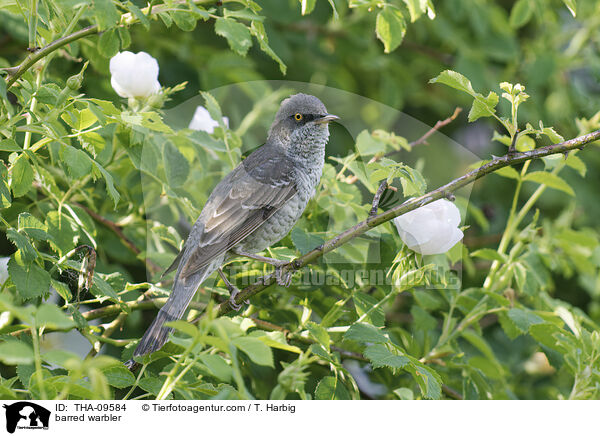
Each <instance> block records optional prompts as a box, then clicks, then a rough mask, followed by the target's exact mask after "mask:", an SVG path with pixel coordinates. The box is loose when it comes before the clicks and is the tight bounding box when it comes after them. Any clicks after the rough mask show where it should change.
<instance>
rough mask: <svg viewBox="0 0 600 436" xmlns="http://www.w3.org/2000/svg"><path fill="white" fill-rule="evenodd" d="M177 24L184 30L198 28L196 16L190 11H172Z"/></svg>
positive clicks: (189, 30) (188, 30)
mask: <svg viewBox="0 0 600 436" xmlns="http://www.w3.org/2000/svg"><path fill="white" fill-rule="evenodd" d="M171 17H172V18H173V21H175V25H176V26H177V27H179V28H180V29H181V30H183V31H184V32H191V31H192V30H194V29H195V28H196V18H195V17H194V16H193V15H192V14H191V13H190V12H189V11H174V12H171Z"/></svg>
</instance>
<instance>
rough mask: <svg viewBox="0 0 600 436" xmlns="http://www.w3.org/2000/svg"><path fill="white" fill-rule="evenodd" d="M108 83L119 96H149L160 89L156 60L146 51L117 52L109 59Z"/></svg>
mask: <svg viewBox="0 0 600 436" xmlns="http://www.w3.org/2000/svg"><path fill="white" fill-rule="evenodd" d="M110 74H111V79H110V84H111V85H112V87H113V89H114V90H115V92H116V93H117V94H119V95H120V96H121V97H126V98H131V97H134V98H135V97H149V96H151V95H153V94H156V93H158V91H160V83H158V62H157V61H156V59H154V58H153V57H152V56H150V55H149V54H148V53H146V52H143V51H141V52H139V53H137V54H136V53H132V52H130V51H124V52H120V53H117V54H116V55H115V56H113V57H112V58H111V60H110Z"/></svg>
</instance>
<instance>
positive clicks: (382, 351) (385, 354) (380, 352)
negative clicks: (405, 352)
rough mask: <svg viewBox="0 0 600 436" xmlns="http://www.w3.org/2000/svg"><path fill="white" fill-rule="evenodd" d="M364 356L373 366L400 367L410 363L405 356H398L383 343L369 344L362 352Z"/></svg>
mask: <svg viewBox="0 0 600 436" xmlns="http://www.w3.org/2000/svg"><path fill="white" fill-rule="evenodd" d="M364 356H365V357H366V358H367V359H369V360H370V361H371V364H372V365H373V368H382V367H386V366H387V367H389V368H395V369H402V368H404V367H405V366H406V365H408V364H409V363H410V359H409V358H408V357H406V356H398V355H397V354H394V353H392V352H391V351H390V350H388V348H387V347H386V346H385V345H381V344H375V345H370V346H368V347H367V349H366V350H365V352H364Z"/></svg>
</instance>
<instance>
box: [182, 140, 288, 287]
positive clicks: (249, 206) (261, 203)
mask: <svg viewBox="0 0 600 436" xmlns="http://www.w3.org/2000/svg"><path fill="white" fill-rule="evenodd" d="M296 192H297V191H296V184H295V183H294V180H293V168H292V166H291V162H290V161H289V159H288V158H287V157H286V156H285V155H283V153H282V152H281V151H280V150H277V149H274V147H272V146H269V145H268V144H267V145H265V146H263V147H261V148H259V149H258V150H256V151H255V152H254V153H252V154H251V155H250V156H248V158H246V159H245V160H244V161H243V162H242V163H241V164H240V165H239V166H238V167H237V168H235V169H234V170H233V171H232V172H231V173H230V174H229V175H228V176H227V177H225V178H224V179H223V180H222V181H221V182H220V183H219V185H217V187H216V188H215V189H214V191H213V193H212V194H211V196H210V198H209V199H208V201H207V203H206V205H205V206H204V209H203V210H202V213H201V215H200V217H199V218H198V221H197V222H196V224H195V225H194V228H193V229H192V232H191V233H190V236H189V237H188V240H187V241H186V244H185V246H184V248H183V250H182V251H183V253H181V254H180V256H178V259H177V260H178V261H180V262H181V265H180V267H179V269H178V274H179V277H180V278H182V279H185V278H186V277H187V276H190V275H191V274H194V273H195V272H196V271H198V270H199V269H200V268H202V267H203V266H205V265H207V264H208V263H209V262H210V261H211V259H214V258H215V257H217V256H220V255H221V254H223V253H225V252H226V251H228V250H230V249H231V248H232V247H234V246H235V245H237V244H238V243H239V242H241V241H242V240H243V239H244V238H246V237H247V236H248V235H250V234H251V233H252V232H254V231H255V230H256V229H257V228H258V227H260V225H261V224H263V223H264V222H265V221H266V220H267V219H269V218H270V217H271V216H272V215H273V214H274V213H275V212H276V211H278V210H279V209H280V208H281V207H282V206H283V205H284V204H285V203H286V202H287V201H288V200H290V199H291V198H292V197H293V196H294V195H296Z"/></svg>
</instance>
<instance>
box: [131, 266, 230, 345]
mask: <svg viewBox="0 0 600 436" xmlns="http://www.w3.org/2000/svg"><path fill="white" fill-rule="evenodd" d="M222 262H223V259H220V261H219V259H217V260H215V261H213V262H212V263H210V264H208V265H206V266H205V267H203V268H202V269H200V270H199V271H197V272H196V273H194V274H192V275H190V276H188V277H185V278H184V279H181V278H179V277H178V276H179V274H177V276H176V277H175V281H174V283H173V290H172V291H171V294H170V295H169V299H168V300H167V302H166V304H165V305H164V306H163V307H162V308H161V309H160V310H159V311H158V314H157V315H156V318H155V319H154V321H152V324H150V327H148V330H146V333H144V336H142V339H141V340H140V343H139V344H138V346H137V348H136V349H135V351H134V352H133V355H134V356H143V355H145V354H148V353H152V352H153V351H156V350H160V349H161V347H162V346H163V345H165V343H166V342H167V340H168V339H169V333H171V332H172V331H173V329H172V328H169V327H165V323H166V322H169V321H175V320H178V319H181V318H182V317H183V314H184V313H185V311H186V310H187V307H188V306H189V304H190V302H191V301H192V298H193V297H194V294H195V293H196V290H197V289H198V287H199V286H200V285H201V284H202V282H203V281H204V280H205V279H206V278H207V277H208V276H209V275H211V274H212V273H213V272H214V271H215V270H216V269H217V268H218V267H219V266H220V265H221V263H222Z"/></svg>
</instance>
